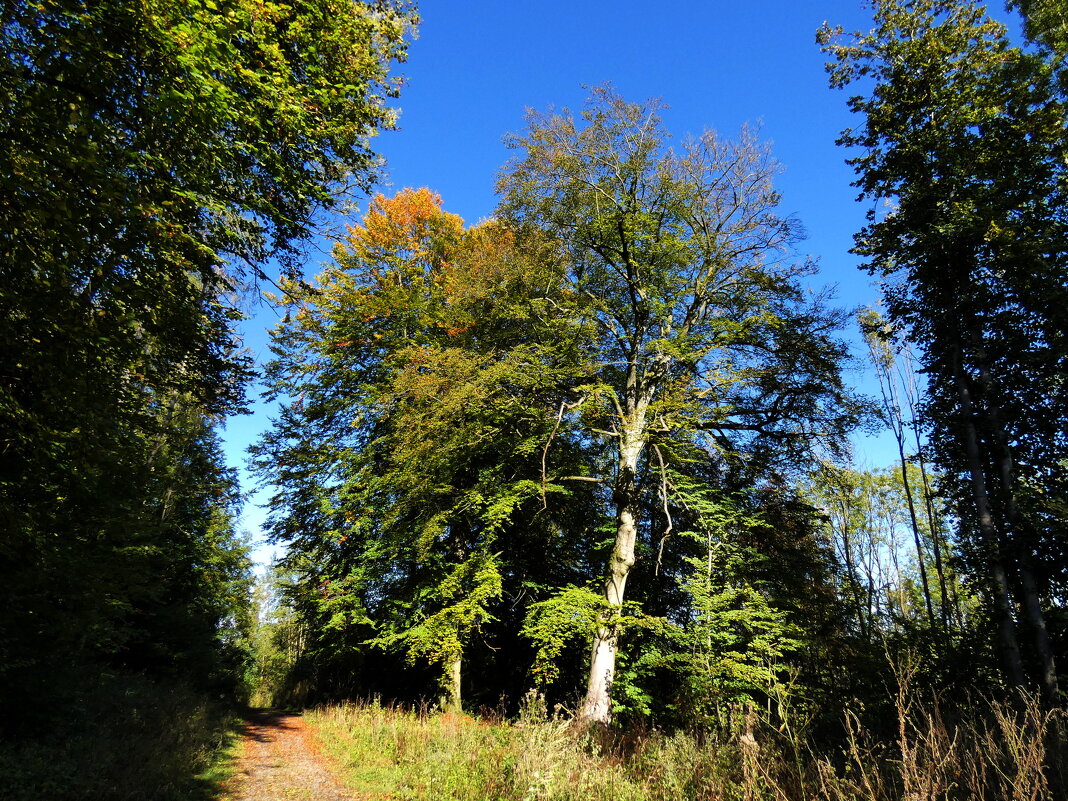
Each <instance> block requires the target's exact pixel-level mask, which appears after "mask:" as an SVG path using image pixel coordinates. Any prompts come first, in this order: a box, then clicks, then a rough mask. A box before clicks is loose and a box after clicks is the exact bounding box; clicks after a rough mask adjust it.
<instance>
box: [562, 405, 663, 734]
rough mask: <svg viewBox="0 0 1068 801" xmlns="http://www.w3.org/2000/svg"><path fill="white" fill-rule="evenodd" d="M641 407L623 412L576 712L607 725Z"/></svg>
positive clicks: (634, 519) (633, 514)
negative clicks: (608, 549)
mask: <svg viewBox="0 0 1068 801" xmlns="http://www.w3.org/2000/svg"><path fill="white" fill-rule="evenodd" d="M644 412H645V409H644V405H639V406H638V409H637V410H636V411H635V412H634V413H633V414H630V415H628V420H627V421H626V422H625V424H624V426H623V431H622V432H620V440H619V475H618V477H617V480H616V489H615V503H616V541H615V546H614V547H613V549H612V556H611V557H610V559H609V563H608V577H607V578H606V580H605V584H604V599H605V603H606V609H605V611H604V612H603V613H602V614H601V619H600V621H599V624H598V627H597V632H596V634H595V636H594V639H593V652H592V654H591V656H590V676H589V684H588V686H587V690H586V699H585V700H584V701H583V703H582V707H581V709H580V710H579V713H578V720H579V722H580V723H583V724H586V725H589V724H601V725H607V724H608V723H610V722H611V720H612V684H613V682H614V681H615V674H616V652H617V650H618V647H619V618H620V614H621V612H622V609H623V597H624V590H625V588H626V586H627V576H628V575H629V574H630V569H631V567H632V566H633V565H634V545H635V542H636V541H637V539H638V523H639V520H640V504H639V494H638V483H637V471H638V459H639V457H640V456H641V453H642V450H643V449H644V448H645V444H646V441H645V413H644Z"/></svg>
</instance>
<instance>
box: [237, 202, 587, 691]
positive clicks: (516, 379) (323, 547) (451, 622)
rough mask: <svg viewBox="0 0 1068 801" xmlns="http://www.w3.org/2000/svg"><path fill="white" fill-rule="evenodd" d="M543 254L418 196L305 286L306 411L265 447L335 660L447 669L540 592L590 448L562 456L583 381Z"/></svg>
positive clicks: (297, 311) (301, 375) (287, 329)
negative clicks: (542, 565)
mask: <svg viewBox="0 0 1068 801" xmlns="http://www.w3.org/2000/svg"><path fill="white" fill-rule="evenodd" d="M545 254H546V251H545V249H544V248H543V247H539V243H537V242H533V243H529V244H526V245H523V246H520V245H519V244H518V243H517V242H516V241H515V238H514V236H513V235H512V234H510V233H509V232H508V231H506V230H505V229H503V228H502V227H500V226H499V225H498V224H496V223H492V222H491V223H485V224H482V225H480V226H476V227H474V228H465V227H464V226H463V223H462V221H461V220H460V219H459V218H458V217H456V216H455V215H452V214H448V213H447V212H445V211H444V210H443V209H442V208H441V201H440V199H439V198H437V197H436V196H434V195H433V194H432V193H430V192H429V191H428V190H425V189H424V190H418V191H413V190H405V191H404V192H401V193H399V194H398V195H397V196H396V197H394V198H390V199H387V198H384V197H378V198H376V199H375V200H374V201H373V202H372V204H371V208H370V210H369V212H368V214H367V215H366V216H365V218H364V220H363V224H362V225H360V226H352V227H351V228H350V231H349V237H348V239H347V241H346V242H345V243H343V244H342V245H339V246H338V248H337V249H336V250H335V258H336V261H337V264H336V266H335V267H332V268H330V269H328V270H327V271H326V272H324V273H323V275H321V276H320V277H319V280H318V285H317V286H316V287H314V288H312V289H309V290H303V291H302V290H300V289H299V288H298V287H296V286H293V287H291V288H290V289H291V293H292V296H293V297H296V298H297V299H298V301H299V304H298V305H296V307H295V308H293V309H291V310H290V313H289V315H288V318H287V319H288V321H289V322H288V323H286V324H284V325H283V326H281V327H280V329H279V330H278V331H277V332H276V343H277V345H276V349H275V352H276V354H277V356H278V359H277V360H276V361H275V362H274V363H273V364H272V366H271V368H270V374H271V376H272V378H273V379H274V381H275V388H276V391H277V392H278V393H279V394H282V393H284V394H286V395H288V396H289V397H291V398H297V400H296V401H295V402H293V403H291V405H290V406H289V408H288V410H287V411H286V414H285V415H284V416H283V418H282V420H281V421H280V424H279V425H278V426H277V427H276V429H275V431H274V432H272V433H271V434H269V435H268V436H267V437H266V438H265V440H264V442H263V443H262V444H261V445H260V446H259V448H258V451H257V452H258V459H259V463H260V465H261V467H262V469H263V470H264V471H265V472H267V473H268V475H271V476H272V477H273V479H274V481H275V483H276V486H277V487H278V488H279V492H278V494H277V495H276V497H275V499H274V501H273V514H272V518H271V524H272V527H273V529H274V532H275V535H276V536H277V537H278V538H279V539H285V540H288V541H289V542H290V554H291V556H290V560H291V564H293V565H294V566H296V567H298V569H299V570H300V571H301V572H302V576H301V583H302V584H303V585H304V587H305V588H311V587H316V588H318V589H317V590H316V591H315V592H309V593H306V598H307V600H308V603H309V607H308V611H309V613H310V614H313V615H314V617H315V619H316V621H322V623H319V622H317V623H316V625H315V626H314V628H315V629H316V630H317V631H321V632H323V634H324V635H325V638H326V639H324V641H323V642H322V645H323V650H324V652H328V651H333V652H334V653H335V654H340V650H341V649H342V648H343V647H351V646H352V645H356V644H357V643H360V644H362V645H361V646H360V647H362V648H364V649H366V647H367V646H369V645H370V646H380V647H385V648H390V649H400V650H401V651H402V652H404V653H405V654H406V655H407V658H408V659H409V660H415V659H423V660H425V661H428V662H429V663H431V664H434V665H436V666H438V667H439V668H442V669H444V670H445V672H446V673H448V671H450V670H451V669H452V666H453V665H454V664H455V663H456V662H457V660H459V659H460V658H461V656H462V654H463V652H464V651H465V649H466V648H467V646H468V645H469V643H470V641H471V640H472V639H473V638H474V637H475V635H476V634H478V633H480V632H481V631H482V630H483V629H484V628H485V627H486V626H487V625H488V624H490V623H493V622H494V621H495V619H496V615H495V612H494V609H495V607H496V606H497V604H499V602H500V599H501V597H502V595H503V593H504V592H505V583H506V582H507V583H509V584H510V585H511V586H512V587H513V588H516V587H515V585H516V583H517V582H521V581H522V578H520V577H519V576H518V575H517V574H518V572H519V570H521V569H522V568H520V567H519V561H518V560H517V559H516V553H517V551H518V549H519V548H520V547H521V543H523V542H524V541H526V542H528V544H529V545H530V546H531V547H535V548H536V547H543V545H542V544H541V543H539V544H538V545H534V543H538V542H539V539H540V538H541V537H542V536H543V535H544V534H545V533H546V525H547V524H549V523H550V520H549V518H550V517H551V516H552V515H553V514H555V513H556V508H557V504H556V503H555V499H556V498H562V497H565V496H570V495H571V492H570V491H569V490H567V489H565V488H564V487H563V486H561V485H560V484H559V483H558V482H556V481H553V480H552V472H551V471H552V469H553V468H554V467H555V466H556V465H557V464H560V463H566V462H567V461H568V460H570V459H572V458H573V457H572V454H574V453H575V452H576V451H578V450H580V448H579V447H578V446H576V445H575V444H573V443H567V442H564V443H561V444H560V446H559V447H557V448H554V449H553V452H552V453H551V454H550V453H549V452H548V449H547V446H546V440H547V439H550V438H551V437H552V431H553V426H554V421H553V419H552V417H550V416H549V415H547V414H546V410H547V409H548V408H551V407H550V404H552V403H554V402H555V395H556V393H557V392H558V391H559V390H560V388H561V387H567V386H568V385H570V384H573V383H575V382H576V379H581V377H582V373H581V371H577V370H576V368H575V366H574V364H575V361H576V360H577V359H576V356H577V354H578V347H579V346H578V345H577V344H576V339H577V332H580V331H581V326H575V325H574V321H573V318H569V317H566V316H565V317H562V318H558V317H557V311H556V308H554V307H553V304H556V305H557V306H558V305H559V303H560V302H561V301H562V300H563V299H562V298H558V297H555V293H556V290H555V288H554V284H555V283H556V282H557V278H556V273H555V269H556V268H555V265H554V263H553V262H552V261H551V260H549V259H546V260H541V259H540V258H539V257H541V256H543V255H545ZM565 302H566V301H565ZM543 470H544V472H543ZM538 510H541V512H543V513H545V514H544V515H543V517H542V519H541V520H540V521H531V516H532V515H535V514H536V513H537V511H538ZM521 519H522V520H523V521H524V523H523V525H522V527H520V524H519V521H520V520H521ZM542 542H543V541H542ZM502 553H507V554H508V555H507V556H505V557H502ZM531 556H533V554H532V555H531ZM516 589H517V588H516ZM313 609H314V611H312V610H313ZM339 612H340V614H339ZM357 630H358V631H359V632H360V633H359V634H356V631H357ZM357 637H358V638H359V639H357V640H356V642H355V643H354V642H352V641H351V640H352V639H353V638H357ZM342 644H344V645H342ZM451 680H452V679H451V678H450V681H451Z"/></svg>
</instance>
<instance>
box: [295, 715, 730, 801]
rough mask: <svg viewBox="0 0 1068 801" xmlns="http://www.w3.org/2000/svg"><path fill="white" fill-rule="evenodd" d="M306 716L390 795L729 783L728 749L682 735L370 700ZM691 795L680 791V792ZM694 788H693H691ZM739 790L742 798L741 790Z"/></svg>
mask: <svg viewBox="0 0 1068 801" xmlns="http://www.w3.org/2000/svg"><path fill="white" fill-rule="evenodd" d="M306 719H307V720H308V722H309V723H310V724H311V725H312V726H313V727H314V728H315V729H316V730H317V731H318V733H319V736H320V739H321V740H322V741H323V743H324V747H325V749H326V751H327V753H329V754H330V755H331V756H332V757H333V758H334V759H335V760H336V761H337V763H338V764H340V765H341V766H342V769H343V771H344V777H343V778H344V779H345V780H346V781H347V783H348V784H349V785H350V786H351V787H352V788H353V789H354V790H357V791H358V792H360V793H366V794H368V795H369V796H370V797H373V798H389V799H397V801H422V800H423V799H426V800H427V801H430V800H431V799H433V800H434V801H542V800H543V799H544V800H545V801H548V799H553V801H601V800H602V799H603V800H604V801H647V800H648V801H654V800H655V801H660V800H661V799H663V801H667V800H668V799H671V801H675V799H679V798H683V797H701V798H706V797H707V798H713V797H721V798H729V797H733V796H729V795H728V796H722V795H719V796H717V795H713V794H707V793H704V792H703V791H704V790H705V789H709V790H711V787H708V788H705V787H704V785H705V784H707V783H708V782H707V780H708V779H709V777H716V781H717V784H718V785H719V787H720V788H721V789H722V788H729V787H730V786H731V784H732V781H731V779H730V777H729V775H724V774H725V772H727V773H729V771H730V770H732V768H733V767H734V766H732V764H731V762H732V759H731V752H730V749H729V748H721V749H705V748H700V747H698V745H697V743H696V741H694V740H693V739H692V738H689V737H686V736H685V735H677V736H664V735H659V734H652V735H647V736H644V737H642V738H639V739H638V740H636V741H635V740H632V741H630V742H628V743H626V744H625V745H620V744H617V745H615V746H613V745H612V744H609V745H608V746H607V747H606V746H605V744H604V743H598V742H594V741H593V739H592V738H591V737H590V736H589V735H586V734H581V733H578V732H576V731H575V730H574V729H573V728H572V727H571V725H570V724H569V723H568V722H567V721H564V720H520V721H517V722H515V723H506V722H496V721H479V720H475V719H473V718H469V717H466V716H456V715H449V714H446V715H441V714H433V715H428V714H419V713H417V712H412V711H403V710H399V709H391V708H385V707H382V706H380V705H377V704H367V705H359V706H338V707H327V708H323V709H319V710H315V711H312V712H309V713H308V714H307V716H306ZM687 793H689V795H688V796H687V795H686V794H687ZM695 793H696V795H695ZM738 797H740V796H738Z"/></svg>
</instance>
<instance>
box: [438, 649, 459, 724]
mask: <svg viewBox="0 0 1068 801" xmlns="http://www.w3.org/2000/svg"><path fill="white" fill-rule="evenodd" d="M462 667H463V656H462V655H461V654H459V653H457V654H456V656H455V657H454V658H453V659H450V660H449V661H448V662H446V663H445V677H444V679H445V692H444V693H443V694H442V696H441V708H442V709H443V710H445V711H446V712H459V711H461V709H462V706H461V700H462V699H461V697H460V675H461V670H460V669H461V668H462Z"/></svg>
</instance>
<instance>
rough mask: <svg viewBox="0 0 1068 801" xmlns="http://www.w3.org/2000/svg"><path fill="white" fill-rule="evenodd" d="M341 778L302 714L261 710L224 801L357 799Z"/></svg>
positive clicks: (255, 716)
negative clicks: (339, 778)
mask: <svg viewBox="0 0 1068 801" xmlns="http://www.w3.org/2000/svg"><path fill="white" fill-rule="evenodd" d="M370 798H371V796H366V795H361V794H357V793H354V792H352V791H351V790H348V789H346V788H345V786H344V785H343V784H342V783H341V782H340V781H339V780H338V778H337V776H336V774H335V768H334V766H333V765H332V763H331V761H330V759H329V758H328V757H326V756H325V755H324V754H323V753H322V751H321V750H320V746H319V742H318V739H317V738H316V736H315V733H314V732H313V731H312V730H311V729H310V728H309V727H308V725H307V724H306V723H305V722H304V720H303V719H302V718H301V716H300V715H296V714H290V713H284V712H258V713H254V714H253V715H251V716H250V717H249V719H248V721H247V722H246V724H245V731H244V737H243V741H242V743H241V748H240V752H239V756H238V760H237V764H236V767H235V769H234V773H233V777H232V778H231V779H230V780H229V781H228V782H227V785H226V787H225V789H224V791H223V793H222V796H221V798H220V801H354V800H356V799H370Z"/></svg>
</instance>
